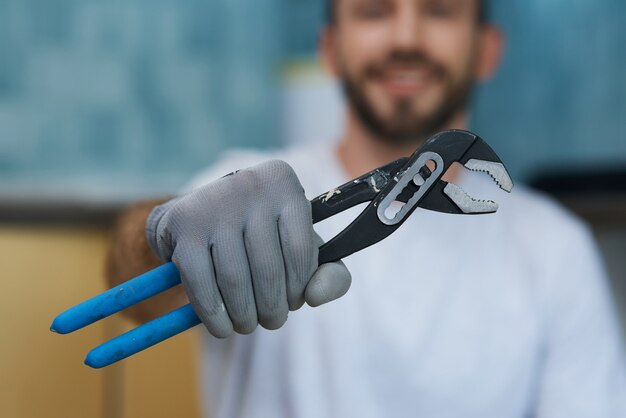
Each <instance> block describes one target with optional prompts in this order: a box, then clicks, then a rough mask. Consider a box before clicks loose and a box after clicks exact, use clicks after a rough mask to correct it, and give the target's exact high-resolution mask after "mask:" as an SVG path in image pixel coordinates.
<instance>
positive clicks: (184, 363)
mask: <svg viewBox="0 0 626 418" xmlns="http://www.w3.org/2000/svg"><path fill="white" fill-rule="evenodd" d="M493 3H494V4H493V9H492V11H491V12H492V16H493V18H494V20H496V21H497V22H499V23H500V24H501V25H502V26H503V27H504V30H505V32H506V35H507V51H506V54H505V57H504V62H503V65H502V68H501V70H500V71H499V73H498V74H497V76H496V77H495V78H494V79H493V80H492V81H490V82H489V83H487V84H485V85H483V86H481V87H480V88H479V89H478V91H477V92H476V95H475V97H474V102H475V103H474V106H473V108H472V109H473V114H472V129H473V130H474V131H476V132H477V133H479V134H480V135H481V136H483V137H484V138H485V139H487V140H488V141H489V143H490V144H491V145H492V146H493V147H494V148H495V149H496V150H497V151H498V153H499V154H500V155H501V157H502V158H503V160H504V161H505V162H506V163H507V166H508V167H509V168H510V170H511V172H512V174H513V176H514V177H515V179H516V180H517V181H518V182H523V183H528V184H530V185H532V186H534V187H536V188H539V189H541V190H543V191H545V192H548V193H550V194H552V195H554V196H555V197H556V198H558V199H560V200H561V201H562V202H564V203H565V204H566V205H568V206H569V207H570V208H571V209H572V210H574V211H576V212H577V213H578V214H580V215H581V216H583V217H584V218H586V219H587V220H588V221H589V222H590V223H591V224H592V225H593V226H594V230H595V232H596V235H597V237H598V240H599V242H600V245H601V248H602V250H603V253H604V256H605V259H606V261H607V265H608V268H609V272H610V275H611V278H612V281H613V289H614V294H615V298H616V299H617V300H618V301H619V303H620V305H619V306H620V309H621V311H622V312H623V314H622V316H623V317H624V316H625V315H624V313H626V303H624V301H623V300H622V299H625V295H626V261H625V260H626V258H625V257H624V254H626V50H625V49H624V45H626V26H624V22H626V3H624V2H622V1H620V0H595V1H591V0H576V1H564V0H510V1H506V2H496V1H494V2H493ZM322 21H323V2H322V1H321V0H266V1H263V2H260V3H259V2H251V1H244V0H228V1H226V0H213V1H208V0H186V1H174V0H150V1H146V0H109V1H101V0H100V1H96V0H80V1H79V0H47V1H44V0H2V1H1V2H0V53H1V54H2V58H1V59H0V254H2V263H3V265H4V266H5V268H4V271H3V274H2V281H1V282H0V318H1V319H0V325H1V328H0V329H2V331H3V334H4V337H3V338H2V341H1V342H0V376H1V378H0V416H2V417H40V416H48V417H57V416H58V417H68V416H81V417H138V416H150V417H160V416H163V417H165V416H173V415H176V416H188V417H193V416H198V409H199V408H198V403H197V399H198V395H197V382H196V371H195V369H196V366H195V361H196V360H195V350H196V348H195V345H194V338H195V336H194V334H193V332H190V333H187V334H186V335H184V336H182V337H179V338H177V339H174V340H173V341H168V342H166V343H164V344H161V346H160V347H156V348H154V349H152V350H149V352H146V353H144V354H142V355H140V356H137V358H136V359H133V361H132V362H125V363H123V364H121V365H116V366H114V367H111V368H108V369H106V370H103V371H94V370H90V369H88V368H86V367H85V366H83V365H82V364H81V360H82V358H83V356H84V355H85V354H86V352H87V351H88V350H89V349H90V348H91V347H93V346H95V345H97V344H99V343H100V342H102V341H104V340H105V339H108V338H109V337H110V336H112V335H115V334H118V333H119V332H120V331H121V330H123V329H125V328H127V327H128V324H126V323H124V322H123V320H120V319H116V318H113V319H111V320H109V321H106V322H105V323H104V324H99V325H97V326H95V327H90V328H91V329H89V330H85V331H83V332H81V333H79V334H78V335H71V336H66V337H59V336H55V335H52V334H51V333H49V331H48V330H47V328H48V326H49V324H50V322H51V320H52V318H53V317H54V315H55V314H56V313H58V312H59V311H61V310H63V309H65V308H67V307H69V306H71V305H73V304H74V303H76V302H77V301H80V300H82V299H84V298H86V297H88V296H90V295H93V294H94V293H96V292H99V291H101V290H103V289H104V281H103V279H102V262H103V259H104V256H105V251H106V244H107V240H108V238H109V234H110V227H111V222H112V219H113V218H114V216H115V214H116V213H118V211H119V210H120V208H122V207H123V206H124V205H126V204H128V203H129V202H132V201H135V200H138V199H142V198H146V197H154V196H164V195H170V194H173V193H176V191H177V190H180V188H181V187H183V186H184V185H185V183H186V182H187V181H188V180H189V179H190V177H191V176H192V175H193V174H194V173H196V172H197V171H198V170H200V169H201V168H204V167H206V166H207V165H210V164H211V163H212V162H214V161H215V160H216V159H217V158H219V156H220V153H222V152H223V151H224V150H226V149H229V148H233V147H253V148H276V147H280V146H284V145H286V144H291V143H295V142H311V141H315V142H319V141H332V140H334V139H336V136H337V134H338V132H340V129H341V125H340V124H341V120H342V104H341V97H340V95H339V94H338V92H337V89H336V86H335V84H334V82H333V81H332V80H330V79H328V78H327V77H326V76H325V75H324V73H323V71H322V69H321V68H320V66H319V63H318V62H317V59H316V41H317V34H318V31H319V28H320V25H321V22H322ZM172 358H177V359H179V360H177V361H176V362H173V361H172V360H171V359H172ZM173 363H175V364H173Z"/></svg>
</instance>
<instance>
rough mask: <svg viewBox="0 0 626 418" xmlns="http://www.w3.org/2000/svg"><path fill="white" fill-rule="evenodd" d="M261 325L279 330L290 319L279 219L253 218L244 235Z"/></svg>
mask: <svg viewBox="0 0 626 418" xmlns="http://www.w3.org/2000/svg"><path fill="white" fill-rule="evenodd" d="M245 243H246V251H247V253H248V261H249V262H250V271H251V273H252V283H253V286H254V296H255V299H256V309H257V314H258V318H259V324H261V326H263V328H267V329H278V328H280V327H281V326H283V324H284V323H285V321H286V320H287V315H288V314H289V305H288V304H287V288H286V283H285V264H284V261H283V254H282V251H281V248H280V240H279V237H278V226H277V223H276V221H272V220H268V219H267V218H266V219H258V218H257V219H254V220H253V222H252V223H251V225H250V227H249V228H248V229H247V231H246V234H245Z"/></svg>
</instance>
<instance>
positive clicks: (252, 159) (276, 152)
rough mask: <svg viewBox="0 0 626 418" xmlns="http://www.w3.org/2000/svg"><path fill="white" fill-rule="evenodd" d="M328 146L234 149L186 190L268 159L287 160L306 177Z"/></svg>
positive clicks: (198, 176) (328, 148)
mask: <svg viewBox="0 0 626 418" xmlns="http://www.w3.org/2000/svg"><path fill="white" fill-rule="evenodd" d="M329 150H330V147H328V146H310V145H309V146H304V145H298V146H290V147H285V148H282V149H272V150H255V149H244V148H238V149H232V150H228V151H226V152H225V153H224V154H223V155H222V156H221V157H220V158H219V159H218V160H217V161H216V162H215V163H214V164H212V165H211V166H209V167H207V168H205V169H204V170H202V171H200V172H199V173H198V174H197V175H195V176H194V177H193V178H192V180H191V181H190V182H189V183H188V184H187V185H186V187H185V188H184V189H185V190H192V189H194V188H196V187H200V186H202V185H205V184H207V183H210V182H211V181H214V180H217V179H218V178H220V177H222V176H224V175H226V174H228V173H232V172H233V171H236V170H240V169H243V168H247V167H252V166H254V165H257V164H260V163H262V162H264V161H268V160H282V161H285V162H287V163H288V164H289V165H290V166H291V167H293V169H294V170H295V172H296V174H298V176H299V177H305V176H307V175H308V174H309V173H308V172H309V171H311V170H312V169H313V168H314V167H315V161H316V160H317V159H319V158H323V156H324V155H325V154H326V153H329Z"/></svg>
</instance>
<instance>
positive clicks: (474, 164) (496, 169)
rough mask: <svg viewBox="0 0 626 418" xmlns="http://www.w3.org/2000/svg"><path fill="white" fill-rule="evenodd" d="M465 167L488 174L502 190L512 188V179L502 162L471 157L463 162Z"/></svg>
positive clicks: (508, 190)
mask: <svg viewBox="0 0 626 418" xmlns="http://www.w3.org/2000/svg"><path fill="white" fill-rule="evenodd" d="M465 167H466V168H468V169H469V170H472V171H482V172H484V173H487V174H489V175H490V176H491V178H493V179H494V180H495V182H496V183H497V184H498V186H500V188H501V189H502V190H504V191H507V192H511V190H512V189H513V180H511V177H510V176H509V173H507V171H506V168H505V167H504V164H502V163H494V162H492V161H483V160H475V159H472V160H469V161H468V162H467V163H465Z"/></svg>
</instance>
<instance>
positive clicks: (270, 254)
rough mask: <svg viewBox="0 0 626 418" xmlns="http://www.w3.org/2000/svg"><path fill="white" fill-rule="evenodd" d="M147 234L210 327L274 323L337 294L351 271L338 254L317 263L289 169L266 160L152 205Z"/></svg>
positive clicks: (219, 330) (306, 210)
mask: <svg viewBox="0 0 626 418" xmlns="http://www.w3.org/2000/svg"><path fill="white" fill-rule="evenodd" d="M146 235H147V238H148V242H149V244H150V246H151V247H152V249H153V250H154V251H155V253H156V254H157V255H158V256H159V257H160V258H161V259H162V260H163V261H169V260H171V261H173V262H174V264H175V265H176V267H177V268H178V270H179V271H180V275H181V281H182V283H183V285H184V287H185V291H186V293H187V296H188V297H189V300H190V302H191V304H192V306H193V308H194V310H195V312H196V314H197V315H198V317H199V318H200V319H201V320H202V322H203V323H204V325H205V326H206V327H207V329H208V330H209V332H210V333H211V334H213V335H214V336H216V337H220V338H223V337H226V336H228V335H230V334H231V333H232V332H233V330H234V331H236V332H238V333H241V334H247V333H250V332H252V331H253V330H254V329H255V328H256V326H257V324H261V325H262V326H263V327H264V328H267V329H277V328H280V327H281V326H282V325H283V324H284V323H285V321H286V320H287V314H288V312H289V310H296V309H299V308H300V307H302V305H303V304H304V302H305V301H306V302H307V303H308V304H309V305H311V306H318V305H321V304H323V303H326V302H330V301H332V300H334V299H337V298H339V297H341V296H343V295H344V294H345V293H346V292H347V291H348V288H349V287H350V283H351V277H350V273H349V272H348V270H347V268H346V267H345V266H344V265H343V263H341V262H337V263H328V264H323V265H321V266H319V267H318V264H317V257H318V248H319V245H320V244H321V243H322V241H321V238H319V236H318V235H317V234H316V233H315V231H314V230H313V225H312V220H311V204H310V203H309V201H308V200H307V198H306V197H305V195H304V191H303V189H302V186H301V185H300V182H299V180H298V178H297V177H296V174H295V173H294V171H293V169H292V168H291V167H290V166H289V165H288V164H287V163H285V162H282V161H269V162H266V163H263V164H260V165H257V166H255V167H252V168H249V169H245V170H241V171H238V172H236V173H234V174H231V175H228V176H226V177H222V178H221V179H219V180H217V181H215V182H213V183H210V184H208V185H205V186H203V187H200V188H198V189H196V190H194V191H192V192H190V193H189V194H186V195H184V196H181V197H178V198H176V199H173V200H171V201H169V202H167V203H165V204H163V205H160V206H157V207H156V208H154V210H153V211H152V212H151V214H150V216H149V217H148V221H147V223H146Z"/></svg>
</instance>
